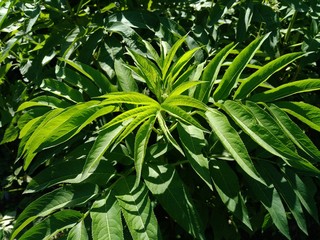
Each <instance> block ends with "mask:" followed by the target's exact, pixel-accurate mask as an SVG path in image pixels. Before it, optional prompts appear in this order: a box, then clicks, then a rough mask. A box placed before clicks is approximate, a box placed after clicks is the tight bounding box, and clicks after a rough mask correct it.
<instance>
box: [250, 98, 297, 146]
mask: <svg viewBox="0 0 320 240" xmlns="http://www.w3.org/2000/svg"><path fill="white" fill-rule="evenodd" d="M246 108H247V109H248V110H249V111H250V112H251V113H252V115H253V116H254V117H255V118H256V119H257V121H258V122H259V124H261V125H262V126H263V127H265V128H266V129H268V130H269V131H270V133H271V134H272V135H274V136H276V137H277V138H278V139H279V140H280V141H281V142H282V143H283V144H284V145H286V146H287V147H288V148H290V149H291V150H292V151H294V152H296V148H295V146H294V143H293V142H292V141H291V139H290V138H289V137H288V136H287V135H286V134H285V133H284V132H283V129H282V128H281V127H280V126H279V125H278V123H277V122H276V120H275V119H273V118H272V117H271V116H270V114H269V113H268V112H267V111H265V110H264V109H262V108H261V107H259V106H258V104H256V103H254V102H250V101H246Z"/></svg>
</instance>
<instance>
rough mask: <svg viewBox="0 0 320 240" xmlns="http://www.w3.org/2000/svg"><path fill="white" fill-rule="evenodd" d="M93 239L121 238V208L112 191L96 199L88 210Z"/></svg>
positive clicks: (110, 239)
mask: <svg viewBox="0 0 320 240" xmlns="http://www.w3.org/2000/svg"><path fill="white" fill-rule="evenodd" d="M90 217H91V219H92V238H93V240H100V239H105V240H114V239H115V240H118V239H119V240H121V239H124V238H123V227H122V221H121V209H120V206H119V204H118V201H117V199H116V198H115V196H114V192H112V191H111V192H110V191H109V192H108V193H107V194H106V196H105V197H104V198H101V199H98V200H96V201H95V202H94V203H93V205H92V209H91V211H90Z"/></svg>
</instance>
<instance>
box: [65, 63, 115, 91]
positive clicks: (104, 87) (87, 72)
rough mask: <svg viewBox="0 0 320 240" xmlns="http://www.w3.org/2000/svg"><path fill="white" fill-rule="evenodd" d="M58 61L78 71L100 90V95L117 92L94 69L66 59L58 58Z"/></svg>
mask: <svg viewBox="0 0 320 240" xmlns="http://www.w3.org/2000/svg"><path fill="white" fill-rule="evenodd" d="M60 60H61V61H64V62H66V63H67V64H69V65H70V66H71V67H73V68H74V69H76V70H77V71H79V72H80V73H81V74H83V75H84V76H86V77H87V78H89V79H90V80H91V81H92V82H93V83H95V84H96V85H97V86H98V87H99V88H100V92H101V93H106V92H114V91H116V90H117V87H116V86H114V85H112V83H111V82H110V80H109V79H108V78H107V77H106V76H105V75H104V74H102V73H101V72H100V71H98V70H97V69H94V68H92V67H90V66H89V65H86V64H84V63H80V62H74V61H71V60H68V59H63V58H60Z"/></svg>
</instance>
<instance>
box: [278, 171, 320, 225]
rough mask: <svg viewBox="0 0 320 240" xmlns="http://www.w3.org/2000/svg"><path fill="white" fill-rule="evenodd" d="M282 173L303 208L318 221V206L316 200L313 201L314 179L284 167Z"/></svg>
mask: <svg viewBox="0 0 320 240" xmlns="http://www.w3.org/2000/svg"><path fill="white" fill-rule="evenodd" d="M284 173H285V177H286V179H287V180H288V182H289V183H290V186H291V188H292V189H293V190H294V192H295V194H296V195H297V196H298V197H299V199H300V201H301V203H302V205H303V206H304V208H305V209H306V210H307V212H308V213H309V214H310V215H311V216H312V217H313V218H314V219H315V220H316V222H317V223H319V216H318V210H317V209H318V207H317V202H316V201H315V194H316V193H317V187H316V186H315V183H314V181H313V180H312V179H311V178H310V177H306V176H299V174H297V173H295V172H294V171H293V170H292V169H289V168H285V169H284Z"/></svg>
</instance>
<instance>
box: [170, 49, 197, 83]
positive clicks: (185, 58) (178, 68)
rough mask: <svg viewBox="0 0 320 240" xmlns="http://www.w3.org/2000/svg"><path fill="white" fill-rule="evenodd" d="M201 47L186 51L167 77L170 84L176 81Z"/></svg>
mask: <svg viewBox="0 0 320 240" xmlns="http://www.w3.org/2000/svg"><path fill="white" fill-rule="evenodd" d="M199 49H200V48H194V49H191V50H189V51H187V52H185V53H184V54H183V55H182V56H181V57H180V58H179V59H178V61H177V62H176V63H175V64H174V65H173V66H172V68H171V69H170V72H169V74H168V77H167V78H166V80H165V81H166V83H167V84H168V85H169V86H172V84H173V83H174V82H175V80H176V79H177V77H178V76H179V75H180V73H181V71H182V69H183V67H184V66H185V65H186V64H187V63H188V62H189V61H190V60H191V59H192V57H193V56H194V54H195V53H196V51H198V50H199Z"/></svg>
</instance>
